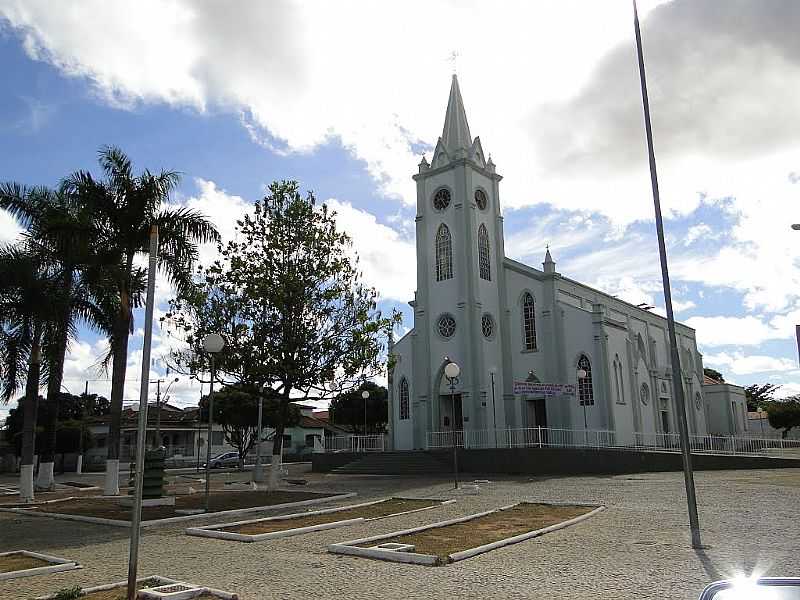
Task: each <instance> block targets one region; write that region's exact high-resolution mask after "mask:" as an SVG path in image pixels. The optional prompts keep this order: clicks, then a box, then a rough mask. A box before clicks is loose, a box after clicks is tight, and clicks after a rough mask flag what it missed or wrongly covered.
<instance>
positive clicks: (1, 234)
mask: <svg viewBox="0 0 800 600" xmlns="http://www.w3.org/2000/svg"><path fill="white" fill-rule="evenodd" d="M20 233H22V228H21V227H20V226H19V223H17V220H16V219H15V218H14V217H12V216H11V215H10V214H9V213H8V212H6V211H5V210H3V209H2V208H0V244H8V243H10V242H13V241H14V240H15V239H16V238H17V236H18V235H19V234H20Z"/></svg>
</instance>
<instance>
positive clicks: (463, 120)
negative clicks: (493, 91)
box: [442, 74, 472, 152]
mask: <svg viewBox="0 0 800 600" xmlns="http://www.w3.org/2000/svg"><path fill="white" fill-rule="evenodd" d="M442 143H443V144H444V147H445V148H446V149H447V150H448V152H452V151H453V150H457V149H459V148H469V147H470V146H472V137H471V136H470V134H469V124H468V123H467V113H466V111H465V110H464V101H463V100H462V99H461V90H460V89H459V87H458V78H457V77H456V76H455V74H453V82H452V84H451V85H450V99H449V100H448V101H447V114H446V115H445V117H444V130H443V131H442Z"/></svg>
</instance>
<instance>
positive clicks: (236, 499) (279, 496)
mask: <svg viewBox="0 0 800 600" xmlns="http://www.w3.org/2000/svg"><path fill="white" fill-rule="evenodd" d="M333 495H335V494H317V493H312V492H284V491H273V492H248V491H241V492H212V493H211V495H210V496H209V512H219V511H223V510H237V509H241V508H254V507H256V506H273V505H275V504H284V503H288V502H301V501H303V500H314V499H317V498H327V497H330V496H333ZM203 499H204V494H192V495H189V496H178V497H177V498H176V499H175V506H145V507H143V508H142V520H143V521H150V520H154V519H166V518H169V517H179V516H183V515H182V514H181V513H179V512H176V511H177V510H187V509H189V510H196V509H201V508H203ZM31 510H35V511H37V512H41V513H59V514H66V515H80V516H85V517H99V518H102V519H115V520H118V521H129V520H130V518H131V509H130V508H129V507H126V506H122V505H121V504H120V502H119V500H117V499H116V498H97V497H94V498H80V499H76V500H66V501H64V502H57V503H55V504H50V505H40V506H37V507H35V508H33V509H31Z"/></svg>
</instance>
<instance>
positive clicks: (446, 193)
mask: <svg viewBox="0 0 800 600" xmlns="http://www.w3.org/2000/svg"><path fill="white" fill-rule="evenodd" d="M448 206H450V190H448V189H447V188H439V189H438V190H436V193H435V194H434V196H433V208H435V209H436V210H445V209H446V208H447V207H448Z"/></svg>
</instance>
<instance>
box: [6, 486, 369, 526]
mask: <svg viewBox="0 0 800 600" xmlns="http://www.w3.org/2000/svg"><path fill="white" fill-rule="evenodd" d="M355 495H356V492H350V493H347V494H337V495H335V496H328V497H325V498H312V499H310V500H300V501H298V502H284V503H283V504H272V505H267V506H252V507H250V508H237V509H233V510H220V511H217V512H210V513H197V514H192V515H180V516H177V517H167V518H165V519H151V520H150V521H142V527H154V526H157V525H166V524H169V523H179V522H181V521H191V520H196V519H210V518H212V517H218V516H225V515H228V516H233V515H245V514H248V513H252V512H259V511H267V510H281V509H283V508H294V507H296V506H312V505H315V504H324V503H326V502H334V501H336V500H344V499H346V498H352V497H353V496H355ZM115 497H116V496H115ZM0 512H11V513H17V514H21V515H27V516H34V517H44V518H51V519H62V520H65V521H80V522H83V523H94V524H97V525H110V526H112V527H130V526H131V522H130V521H121V520H119V519H105V518H102V517H90V516H84V515H69V514H66V513H49V512H38V511H36V510H34V509H32V508H0Z"/></svg>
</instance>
